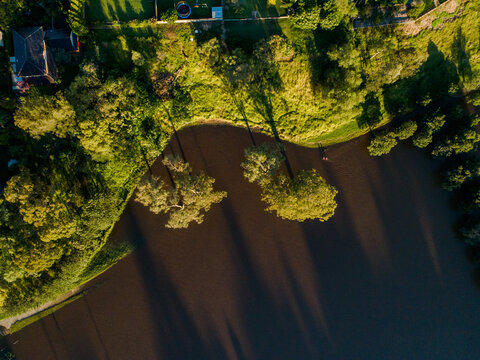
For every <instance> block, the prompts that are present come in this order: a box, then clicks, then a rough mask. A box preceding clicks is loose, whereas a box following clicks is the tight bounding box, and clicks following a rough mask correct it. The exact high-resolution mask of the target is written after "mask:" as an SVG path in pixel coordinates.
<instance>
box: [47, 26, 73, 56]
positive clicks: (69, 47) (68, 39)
mask: <svg viewBox="0 0 480 360" xmlns="http://www.w3.org/2000/svg"><path fill="white" fill-rule="evenodd" d="M45 42H46V43H47V46H49V47H50V48H52V49H64V50H65V51H76V50H77V45H78V42H77V35H75V34H74V33H72V32H71V31H70V30H68V29H54V30H47V31H45Z"/></svg>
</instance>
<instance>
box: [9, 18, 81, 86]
mask: <svg viewBox="0 0 480 360" xmlns="http://www.w3.org/2000/svg"><path fill="white" fill-rule="evenodd" d="M78 45H79V44H78V39H77V36H76V35H74V34H73V33H72V32H71V31H70V30H67V29H52V30H47V31H43V28H42V27H41V26H37V27H30V28H22V29H17V30H14V31H13V48H14V54H15V56H14V57H12V58H11V59H10V61H11V64H12V70H13V75H14V88H15V87H16V85H17V83H18V84H21V85H22V86H23V85H24V84H28V85H40V84H51V83H54V82H56V81H57V67H56V64H55V57H54V54H53V52H52V50H53V51H56V50H58V49H63V50H64V51H67V52H71V51H78V47H79V46H78Z"/></svg>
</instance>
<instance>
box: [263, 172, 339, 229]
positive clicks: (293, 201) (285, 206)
mask: <svg viewBox="0 0 480 360" xmlns="http://www.w3.org/2000/svg"><path fill="white" fill-rule="evenodd" d="M337 193H338V191H337V190H336V189H335V188H334V187H333V186H332V185H329V184H327V182H326V181H325V180H324V179H323V178H322V177H321V176H320V175H319V174H318V173H317V172H316V171H315V170H314V169H311V170H301V171H300V172H299V173H298V174H297V175H296V176H295V177H294V178H293V179H291V178H288V177H286V176H284V175H279V176H278V177H277V178H276V179H275V181H273V182H271V183H268V184H264V185H263V186H262V200H263V201H265V202H266V203H267V204H268V208H267V210H269V211H276V213H277V215H278V216H279V217H281V218H284V219H289V220H296V221H304V220H307V219H318V220H320V221H326V220H328V219H329V218H330V217H332V216H333V214H334V213H335V209H336V207H337V202H336V201H335V196H336V194H337Z"/></svg>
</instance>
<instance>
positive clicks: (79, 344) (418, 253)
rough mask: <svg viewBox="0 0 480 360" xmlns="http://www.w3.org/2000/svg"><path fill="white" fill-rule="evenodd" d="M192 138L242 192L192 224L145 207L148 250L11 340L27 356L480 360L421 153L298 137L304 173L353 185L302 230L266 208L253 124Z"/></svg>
mask: <svg viewBox="0 0 480 360" xmlns="http://www.w3.org/2000/svg"><path fill="white" fill-rule="evenodd" d="M179 137H180V141H181V145H182V147H183V150H184V152H185V156H186V159H187V161H189V162H190V163H191V164H192V166H193V167H194V168H195V169H203V170H205V171H206V172H207V173H208V174H209V175H211V176H213V177H214V178H215V179H216V186H217V188H218V189H224V190H226V191H227V192H228V198H227V199H226V200H224V201H223V202H222V203H221V204H220V205H215V206H214V207H213V208H212V209H211V211H210V212H209V213H208V214H207V216H206V218H205V222H204V223H203V224H201V225H197V224H195V225H192V226H191V227H190V228H189V229H187V230H168V229H166V228H164V223H165V218H164V217H162V216H156V215H153V214H151V213H149V212H148V210H147V209H146V208H144V207H143V206H142V205H140V204H137V203H134V202H131V203H130V205H129V206H128V208H127V211H126V212H125V214H124V215H123V217H122V219H121V221H120V222H119V223H118V225H117V226H116V228H115V231H114V234H113V238H114V239H115V240H117V241H120V240H131V241H132V240H136V241H139V240H145V242H146V244H145V245H144V246H143V247H141V248H140V249H139V250H137V251H136V252H135V253H133V254H132V255H130V256H128V257H127V258H125V259H124V260H122V261H121V262H120V263H119V264H117V265H116V266H114V267H113V268H111V269H110V270H108V271H107V272H106V273H104V274H102V275H101V276H99V277H98V278H96V279H95V280H94V281H92V289H91V291H90V292H89V293H88V294H87V295H86V296H85V297H84V298H83V299H80V300H78V301H76V302H74V303H72V304H69V305H67V306H65V307H64V308H62V309H60V310H59V311H57V312H56V313H55V314H54V315H51V316H49V317H47V318H45V319H43V320H41V321H39V322H37V323H34V324H32V325H30V326H29V327H27V328H25V329H24V330H22V331H20V332H19V333H16V334H14V335H11V336H9V338H8V340H9V342H10V343H11V344H13V345H12V348H13V351H14V352H15V353H16V355H17V356H18V358H19V359H157V358H158V359H181V360H183V359H260V360H263V359H274V360H277V359H292V360H294V359H382V360H383V359H480V341H479V340H480V312H479V311H478V309H479V306H480V292H479V291H478V289H476V287H475V285H474V282H473V281H472V277H471V270H472V266H471V265H470V264H469V263H468V262H467V260H466V258H465V249H464V246H463V245H462V244H461V243H460V242H458V241H457V240H456V239H455V236H454V234H453V231H452V224H453V222H454V221H455V220H456V218H457V214H456V213H455V212H454V211H453V210H451V209H450V208H449V206H448V202H449V201H448V200H449V195H448V193H446V192H444V191H442V190H441V189H440V188H439V187H438V185H436V184H435V179H434V169H435V166H436V164H435V163H434V162H433V161H431V160H430V159H428V157H427V156H426V155H424V154H423V153H422V152H421V151H419V150H416V149H413V148H409V147H408V146H403V145H400V146H398V147H397V148H396V149H394V151H393V152H392V153H391V154H390V155H388V156H386V157H382V158H371V157H369V156H368V155H367V153H366V150H365V148H366V144H365V142H366V139H365V138H360V139H357V140H354V141H351V142H348V143H345V144H341V145H338V146H335V147H332V148H330V149H328V156H329V161H328V162H325V161H322V160H321V154H320V151H319V150H317V149H305V148H301V147H298V146H294V145H287V147H286V148H287V150H286V152H287V156H288V159H289V161H290V164H291V166H292V168H293V170H294V171H298V170H300V169H303V168H312V167H314V168H316V169H318V170H319V172H320V173H321V174H322V175H323V176H325V177H326V178H327V179H328V181H329V182H330V183H331V184H333V185H335V186H336V187H337V188H338V189H339V195H338V197H337V200H338V203H339V206H338V208H337V211H336V214H335V216H334V217H333V218H332V219H331V220H330V221H328V222H326V223H320V222H317V221H307V222H305V223H303V224H300V223H297V222H292V221H286V220H281V219H279V218H277V217H276V216H275V215H273V214H269V213H266V212H264V211H263V204H262V203H261V201H260V200H259V191H258V188H257V187H256V186H255V185H252V184H249V183H247V182H246V181H245V180H244V179H243V177H242V172H241V169H240V166H239V164H240V163H241V161H242V159H243V149H244V148H246V147H247V146H250V145H251V140H250V137H249V135H248V133H247V132H246V131H244V130H242V129H235V128H230V127H213V126H211V127H196V128H191V129H187V130H185V131H182V132H181V133H180V135H179ZM255 140H256V141H257V143H261V142H263V141H272V140H271V139H269V138H267V137H264V136H260V135H258V134H256V135H255ZM172 147H173V148H174V149H178V144H177V143H176V142H175V141H173V143H172ZM168 151H171V149H167V152H168ZM177 151H178V150H177ZM154 170H155V172H156V173H157V174H161V175H162V176H164V177H165V178H166V176H167V175H166V172H165V169H164V168H163V167H162V166H161V164H160V163H158V162H157V163H156V165H155V168H154Z"/></svg>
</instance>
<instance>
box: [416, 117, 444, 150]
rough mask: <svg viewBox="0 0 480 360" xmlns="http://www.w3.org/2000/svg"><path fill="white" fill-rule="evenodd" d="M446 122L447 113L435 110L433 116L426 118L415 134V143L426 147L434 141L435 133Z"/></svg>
mask: <svg viewBox="0 0 480 360" xmlns="http://www.w3.org/2000/svg"><path fill="white" fill-rule="evenodd" d="M444 124H445V115H443V114H440V113H438V112H435V113H434V114H433V115H432V116H427V117H425V118H424V120H423V122H422V123H421V125H420V126H419V129H418V130H417V131H416V132H415V134H413V138H412V140H413V145H414V146H416V147H419V148H425V147H427V146H428V145H430V144H431V143H432V141H433V135H434V134H435V133H436V132H438V131H439V130H440V129H441V128H442V127H443V125H444Z"/></svg>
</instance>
